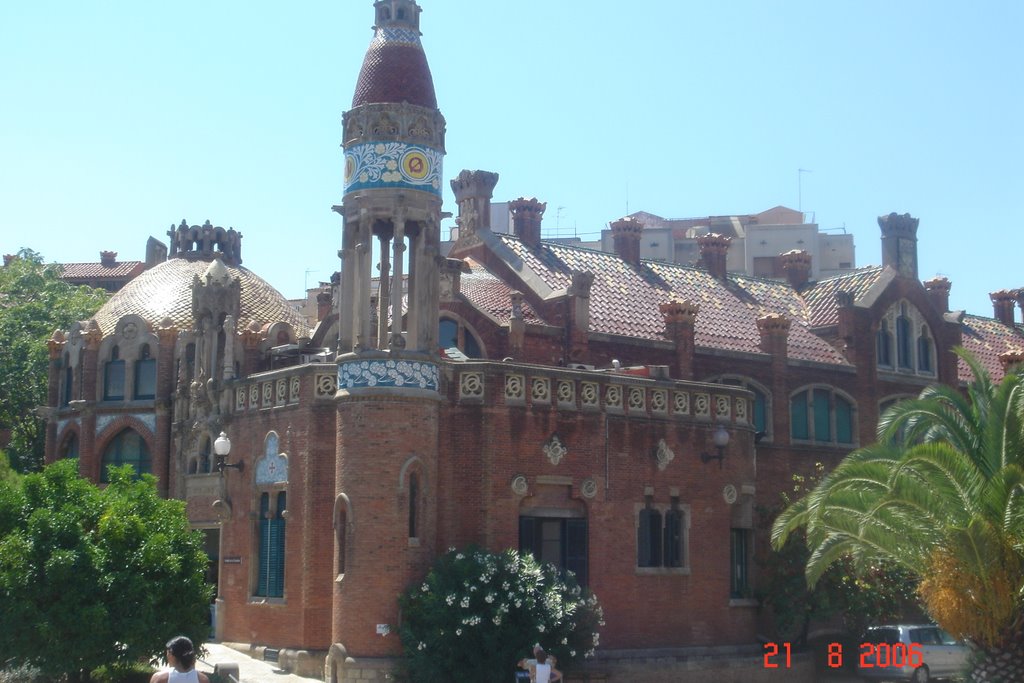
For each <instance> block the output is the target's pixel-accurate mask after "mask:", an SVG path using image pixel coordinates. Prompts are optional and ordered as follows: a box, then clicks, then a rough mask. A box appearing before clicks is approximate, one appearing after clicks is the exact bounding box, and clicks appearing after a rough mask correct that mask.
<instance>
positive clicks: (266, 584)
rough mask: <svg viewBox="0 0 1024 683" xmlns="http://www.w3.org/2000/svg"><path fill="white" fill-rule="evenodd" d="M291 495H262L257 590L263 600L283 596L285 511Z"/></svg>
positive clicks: (280, 492)
mask: <svg viewBox="0 0 1024 683" xmlns="http://www.w3.org/2000/svg"><path fill="white" fill-rule="evenodd" d="M287 501H288V494H287V493H285V492H284V491H277V492H276V495H275V492H270V491H265V492H263V493H262V494H260V521H259V550H258V552H259V556H258V571H257V577H256V590H254V591H253V595H257V596H259V597H264V598H282V597H284V542H285V512H286V510H287Z"/></svg>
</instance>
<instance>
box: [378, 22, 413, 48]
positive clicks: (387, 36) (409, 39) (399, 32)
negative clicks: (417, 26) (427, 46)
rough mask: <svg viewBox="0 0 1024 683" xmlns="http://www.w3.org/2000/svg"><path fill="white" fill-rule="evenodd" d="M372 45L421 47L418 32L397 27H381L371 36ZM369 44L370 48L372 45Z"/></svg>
mask: <svg viewBox="0 0 1024 683" xmlns="http://www.w3.org/2000/svg"><path fill="white" fill-rule="evenodd" d="M373 43H387V44H389V45H395V44H405V45H415V46H417V47H422V45H421V43H420V34H419V31H414V30H413V29H411V28H401V27H398V26H381V27H379V28H378V29H377V31H376V32H375V33H374V34H373ZM373 43H371V46H372V44H373Z"/></svg>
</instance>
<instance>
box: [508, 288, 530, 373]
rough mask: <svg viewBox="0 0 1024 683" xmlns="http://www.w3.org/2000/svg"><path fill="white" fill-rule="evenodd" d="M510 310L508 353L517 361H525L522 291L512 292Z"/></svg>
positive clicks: (524, 323)
mask: <svg viewBox="0 0 1024 683" xmlns="http://www.w3.org/2000/svg"><path fill="white" fill-rule="evenodd" d="M509 298H510V299H511V304H512V312H511V314H510V315H509V319H508V346H509V353H510V354H511V355H512V357H513V358H515V359H516V360H518V361H525V360H526V359H525V357H524V354H523V352H524V348H525V342H526V321H525V320H523V298H524V297H523V293H522V292H512V294H511V295H510V297H509Z"/></svg>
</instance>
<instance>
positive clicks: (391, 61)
mask: <svg viewBox="0 0 1024 683" xmlns="http://www.w3.org/2000/svg"><path fill="white" fill-rule="evenodd" d="M374 10H375V12H376V25H375V26H374V36H373V40H372V41H371V42H370V47H369V48H368V49H367V51H366V58H365V59H364V61H363V68H362V70H361V71H360V73H359V81H358V83H357V84H356V92H355V95H354V96H353V98H352V109H351V110H349V111H348V112H346V113H345V115H344V120H343V128H344V141H343V143H342V147H343V148H344V150H345V196H344V199H343V204H342V205H341V206H336V207H334V210H335V211H337V212H338V213H340V214H341V215H342V217H343V218H344V226H343V232H342V251H341V274H342V275H341V278H342V280H341V297H340V299H341V306H340V345H339V350H340V351H341V352H342V353H345V352H347V351H350V350H352V351H357V352H358V351H365V350H369V349H374V348H376V349H379V350H385V349H390V350H398V349H403V348H407V349H409V350H411V351H422V352H426V353H434V352H435V351H436V346H437V298H438V281H439V274H438V265H437V257H438V256H439V253H440V252H439V241H440V221H441V192H442V184H441V179H442V176H441V165H442V160H443V158H444V133H445V121H444V117H443V116H441V112H440V111H438V109H437V98H436V97H435V95H434V81H433V79H432V78H431V75H430V67H429V66H427V58H426V55H425V54H424V52H423V47H422V45H420V30H419V27H420V11H421V10H420V7H419V5H417V4H416V2H414V0H377V2H375V3H374ZM374 240H377V242H378V246H379V248H378V249H377V250H376V251H377V252H378V253H379V255H380V261H379V262H378V263H377V266H378V267H379V287H378V288H377V295H376V296H374V292H373V279H374V276H375V275H376V274H375V273H374V269H373V268H372V265H373V264H372V261H373V255H374V251H375V250H374V248H373V241H374ZM406 264H408V276H406V273H405V268H406ZM373 301H376V304H375V309H376V310H374V309H373V308H372V306H374V304H372V303H371V302H373ZM403 301H405V305H404V309H405V311H406V315H405V320H404V324H403V315H402V312H403ZM374 321H376V325H374ZM389 323H390V324H389ZM403 331H404V333H405V334H404V335H403ZM374 340H376V341H374Z"/></svg>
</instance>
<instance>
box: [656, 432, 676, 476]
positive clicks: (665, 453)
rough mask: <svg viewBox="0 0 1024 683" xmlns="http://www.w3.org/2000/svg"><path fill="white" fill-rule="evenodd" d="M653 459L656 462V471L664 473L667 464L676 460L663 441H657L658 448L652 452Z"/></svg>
mask: <svg viewBox="0 0 1024 683" xmlns="http://www.w3.org/2000/svg"><path fill="white" fill-rule="evenodd" d="M654 457H655V459H656V460H657V461H658V469H659V470H662V471H664V469H665V468H666V467H668V464H669V463H670V462H672V461H673V460H675V459H676V454H675V453H673V452H672V449H671V448H669V447H668V444H667V443H665V439H660V440H659V441H658V448H657V450H656V451H654Z"/></svg>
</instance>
